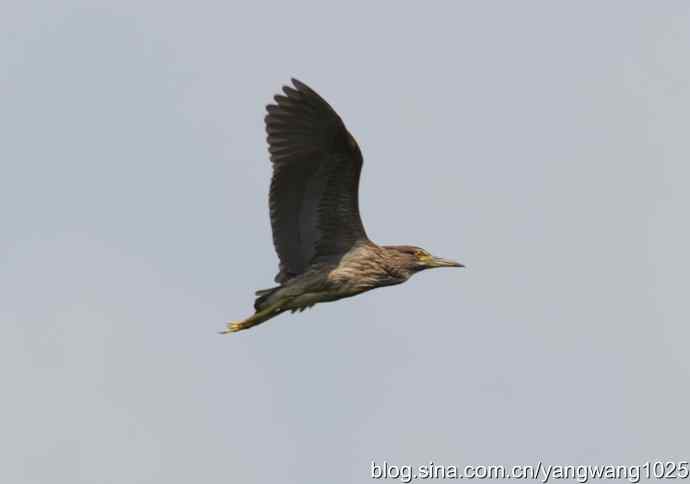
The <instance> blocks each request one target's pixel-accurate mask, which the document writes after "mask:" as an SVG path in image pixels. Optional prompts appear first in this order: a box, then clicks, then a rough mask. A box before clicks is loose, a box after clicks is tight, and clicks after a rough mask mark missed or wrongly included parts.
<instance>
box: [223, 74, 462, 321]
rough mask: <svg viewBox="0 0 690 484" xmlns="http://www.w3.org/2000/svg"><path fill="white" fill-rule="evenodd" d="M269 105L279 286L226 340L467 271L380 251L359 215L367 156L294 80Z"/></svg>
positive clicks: (408, 249)
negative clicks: (322, 307) (430, 275)
mask: <svg viewBox="0 0 690 484" xmlns="http://www.w3.org/2000/svg"><path fill="white" fill-rule="evenodd" d="M292 82H293V84H294V86H295V87H294V88H292V87H288V86H285V87H284V88H283V91H284V93H285V96H283V95H277V96H275V100H276V103H277V104H273V105H269V106H267V108H266V109H267V111H268V115H267V116H266V131H267V133H268V143H269V152H270V153H271V161H272V162H273V178H272V180H271V189H270V194H269V206H270V214H271V226H272V229H273V242H274V245H275V247H276V251H277V252H278V256H279V258H280V271H279V273H278V275H277V276H276V278H275V280H276V282H278V283H279V284H280V285H279V286H277V287H274V288H271V289H264V290H260V291H257V293H256V294H257V296H258V297H257V299H256V301H255V303H254V309H255V310H256V312H255V314H254V315H252V316H250V317H249V318H247V319H245V320H243V321H239V322H233V323H229V324H228V327H227V329H226V330H225V331H223V333H228V332H235V331H239V330H242V329H247V328H250V327H252V326H255V325H257V324H259V323H262V322H264V321H266V320H268V319H270V318H272V317H275V316H277V315H278V314H280V313H282V312H285V311H293V312H294V311H298V310H299V311H301V310H303V309H305V308H307V307H311V306H313V305H314V304H317V303H321V302H328V301H335V300H338V299H342V298H346V297H351V296H355V295H357V294H360V293H362V292H365V291H368V290H371V289H374V288H377V287H384V286H391V285H395V284H400V283H403V282H405V281H406V280H407V279H409V278H410V276H412V275H413V274H414V273H416V272H419V271H420V270H423V269H428V268H432V267H462V265H461V264H458V263H457V262H454V261H448V260H445V259H440V258H437V257H433V256H432V255H430V254H429V253H428V252H426V251H425V250H423V249H420V248H419V247H414V246H379V245H377V244H375V243H373V242H372V241H371V240H369V238H368V237H367V235H366V232H365V230H364V225H363V224H362V220H361V218H360V215H359V202H358V193H357V192H358V186H359V176H360V171H361V167H362V155H361V152H360V149H359V146H358V145H357V142H356V141H355V139H354V138H353V137H352V135H351V134H350V133H349V132H348V131H347V129H346V128H345V125H344V124H343V122H342V120H341V119H340V117H339V116H338V115H337V114H336V112H335V111H334V110H333V108H331V107H330V106H329V105H328V103H326V101H324V100H323V99H322V98H321V97H320V96H319V95H318V94H316V92H314V91H313V90H312V89H311V88H309V87H308V86H306V85H305V84H303V83H301V82H299V81H297V80H295V79H293V80H292Z"/></svg>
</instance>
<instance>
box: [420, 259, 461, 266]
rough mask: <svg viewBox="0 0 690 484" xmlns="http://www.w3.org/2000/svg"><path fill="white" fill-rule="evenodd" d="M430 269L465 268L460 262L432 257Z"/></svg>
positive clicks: (429, 263)
mask: <svg viewBox="0 0 690 484" xmlns="http://www.w3.org/2000/svg"><path fill="white" fill-rule="evenodd" d="M428 266H429V267H465V266H464V265H463V264H460V263H459V262H455V261H454V260H450V259H442V258H441V257H432V259H431V260H430V261H429V262H428Z"/></svg>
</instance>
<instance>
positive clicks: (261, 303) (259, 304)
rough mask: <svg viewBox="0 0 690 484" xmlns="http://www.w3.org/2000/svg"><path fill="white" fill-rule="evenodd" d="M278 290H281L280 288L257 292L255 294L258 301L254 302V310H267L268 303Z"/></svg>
mask: <svg viewBox="0 0 690 484" xmlns="http://www.w3.org/2000/svg"><path fill="white" fill-rule="evenodd" d="M278 289H280V286H276V287H271V288H269V289H259V290H258V291H256V292H255V293H254V294H255V295H256V300H254V309H255V310H257V311H260V310H262V309H263V308H265V307H266V305H267V302H268V298H270V297H271V295H272V294H273V293H274V292H276V291H277V290H278Z"/></svg>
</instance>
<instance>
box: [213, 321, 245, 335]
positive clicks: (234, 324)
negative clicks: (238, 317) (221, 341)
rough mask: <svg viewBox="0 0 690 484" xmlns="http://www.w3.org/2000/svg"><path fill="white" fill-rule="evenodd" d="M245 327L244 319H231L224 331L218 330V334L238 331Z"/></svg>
mask: <svg viewBox="0 0 690 484" xmlns="http://www.w3.org/2000/svg"><path fill="white" fill-rule="evenodd" d="M244 328H245V326H244V325H243V324H242V321H230V322H229V323H228V324H227V325H226V326H225V329H224V330H223V331H218V334H230V333H236V332H238V331H240V330H242V329H244Z"/></svg>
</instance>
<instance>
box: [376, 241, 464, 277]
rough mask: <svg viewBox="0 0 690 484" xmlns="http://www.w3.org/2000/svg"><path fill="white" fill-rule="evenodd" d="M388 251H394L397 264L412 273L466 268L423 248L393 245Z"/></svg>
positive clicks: (388, 247)
mask: <svg viewBox="0 0 690 484" xmlns="http://www.w3.org/2000/svg"><path fill="white" fill-rule="evenodd" d="M386 249H388V250H392V251H394V252H395V253H396V262H397V263H398V264H401V265H402V266H403V268H404V269H406V270H408V271H410V272H411V273H415V272H419V271H423V270H425V269H434V268H436V267H465V266H464V265H462V264H460V263H459V262H456V261H454V260H450V259H443V258H441V257H436V256H434V255H431V254H430V253H429V252H427V251H426V250H424V249H422V248H421V247H415V246H413V245H393V246H387V247H386Z"/></svg>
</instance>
